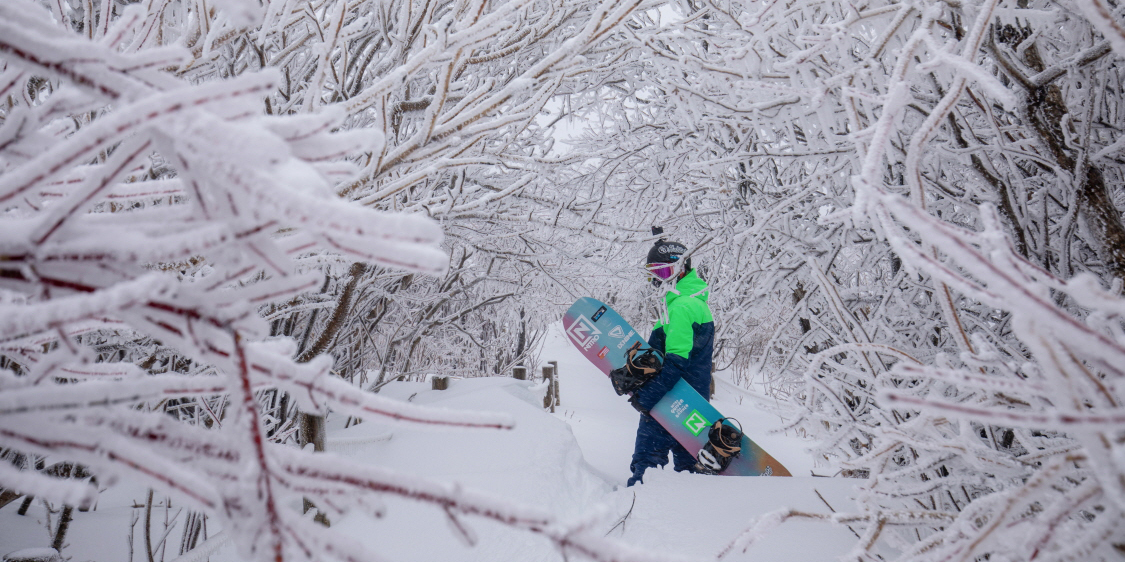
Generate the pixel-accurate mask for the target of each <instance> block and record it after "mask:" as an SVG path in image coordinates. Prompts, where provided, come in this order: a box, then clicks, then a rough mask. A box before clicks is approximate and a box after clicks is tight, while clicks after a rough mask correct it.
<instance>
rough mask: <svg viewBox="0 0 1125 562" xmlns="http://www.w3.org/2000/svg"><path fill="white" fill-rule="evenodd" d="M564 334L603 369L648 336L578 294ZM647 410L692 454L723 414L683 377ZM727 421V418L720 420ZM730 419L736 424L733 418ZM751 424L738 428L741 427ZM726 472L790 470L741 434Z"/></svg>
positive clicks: (750, 473) (771, 473)
mask: <svg viewBox="0 0 1125 562" xmlns="http://www.w3.org/2000/svg"><path fill="white" fill-rule="evenodd" d="M563 328H564V329H565V330H566V335H567V339H569V340H570V343H572V344H574V346H575V347H577V348H578V351H580V352H582V355H584V356H586V358H587V359H589V360H590V362H592V363H593V364H594V366H595V367H597V368H598V369H599V370H601V372H602V373H605V374H606V375H609V372H610V371H612V370H614V369H616V368H618V367H621V366H623V365H625V350H627V349H629V348H630V347H631V346H632V345H633V344H634V343H636V342H640V344H641V346H643V347H648V342H647V341H646V340H645V339H644V338H643V337H642V336H641V335H640V334H639V333H638V332H637V331H636V330H634V329H633V328H632V327H631V326H629V323H628V322H626V321H625V320H624V319H622V318H621V315H619V314H617V312H615V311H614V310H613V309H612V308H610V307H609V305H607V304H605V303H603V302H601V301H599V300H597V299H592V298H590V297H584V298H581V299H578V301H577V302H575V303H574V304H573V305H571V307H570V309H569V310H567V311H566V314H565V315H564V316H563ZM649 414H650V415H651V416H652V417H653V418H654V419H656V421H657V422H658V423H660V425H661V426H663V427H664V429H666V430H668V433H671V434H672V436H673V437H675V438H676V441H679V442H680V444H681V445H683V446H684V448H685V449H687V450H688V451H690V452H691V453H692V454H693V455H698V453H699V450H700V449H702V448H703V445H704V444H706V443H707V430H708V429H710V427H711V425H712V424H713V423H715V420H718V419H720V418H722V417H723V415H722V414H720V413H719V411H718V410H716V409H715V407H714V406H712V405H711V404H710V403H709V402H707V400H706V399H704V398H703V397H702V396H700V395H699V393H698V392H696V391H695V389H694V388H692V387H691V385H689V384H688V383H687V382H685V381H684V380H683V379H680V380H679V382H677V383H676V386H674V387H672V390H670V391H668V394H665V395H664V398H661V399H660V401H659V402H657V403H656V406H654V407H653V408H652V411H651V412H649ZM723 423H730V422H723ZM732 425H734V424H732ZM748 429H750V428H745V427H744V428H742V431H743V433H744V434H745V433H746V431H747V430H748ZM722 474H723V475H727V476H791V475H790V474H789V470H787V469H786V468H785V467H784V466H782V465H781V463H779V462H777V459H775V458H773V457H771V456H770V455H769V453H767V452H765V451H764V450H762V448H761V447H759V446H758V444H757V443H754V442H753V441H751V440H750V438H749V437H746V436H745V435H743V437H742V453H741V454H740V455H739V456H738V457H737V458H735V459H734V461H733V462H731V464H730V466H728V467H727V469H726V470H724V471H723V472H722Z"/></svg>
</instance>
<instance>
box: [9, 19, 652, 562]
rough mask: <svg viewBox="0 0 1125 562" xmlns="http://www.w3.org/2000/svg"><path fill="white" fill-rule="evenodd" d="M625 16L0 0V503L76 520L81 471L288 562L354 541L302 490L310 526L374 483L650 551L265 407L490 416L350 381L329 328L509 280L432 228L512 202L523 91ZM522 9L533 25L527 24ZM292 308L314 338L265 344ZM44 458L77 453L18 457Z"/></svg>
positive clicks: (540, 94) (579, 542)
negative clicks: (325, 449)
mask: <svg viewBox="0 0 1125 562" xmlns="http://www.w3.org/2000/svg"><path fill="white" fill-rule="evenodd" d="M633 7H634V5H633V4H620V5H619V4H618V3H610V2H607V3H604V4H596V3H591V4H583V5H581V6H580V7H577V8H573V9H572V11H568V9H567V8H566V5H565V4H548V3H534V2H476V3H471V2H431V3H418V2H397V3H379V2H343V1H340V2H333V1H322V2H285V1H280V2H270V3H265V4H261V3H259V2H257V1H254V0H250V1H241V0H228V1H221V2H214V3H212V2H196V1H176V0H172V1H165V2H141V3H134V2H122V1H117V0H106V1H96V2H84V1H51V2H42V3H39V2H34V1H32V0H12V1H7V2H4V3H2V4H0V209H2V215H0V216H2V219H0V229H2V230H3V235H2V236H0V307H2V310H0V356H2V363H0V367H2V369H0V455H2V456H3V462H0V488H3V491H4V492H9V493H6V494H2V495H3V497H4V498H5V500H6V501H10V500H9V499H8V498H10V492H11V491H12V490H15V491H17V492H19V493H23V494H29V495H33V496H35V497H38V498H40V499H42V500H44V501H49V502H51V503H53V504H56V505H64V506H68V511H67V513H70V512H69V508H70V507H78V508H81V507H86V506H89V505H91V504H92V503H93V502H94V501H95V495H96V493H97V489H98V486H103V485H110V484H112V483H113V482H114V481H116V480H119V479H128V480H130V481H138V482H141V483H143V484H145V485H147V486H149V487H150V488H151V489H153V490H155V491H157V492H158V493H160V494H167V495H169V496H172V497H174V498H176V500H177V501H178V502H181V503H182V504H185V505H187V506H188V507H189V508H190V509H191V510H193V512H194V513H198V514H204V515H206V516H208V517H212V518H216V519H218V520H219V522H220V524H221V526H222V527H223V528H224V529H226V530H227V531H228V532H229V533H230V536H231V537H233V538H234V540H235V543H236V544H237V546H238V548H239V553H240V556H242V557H244V558H247V559H256V560H272V561H275V562H280V561H282V560H321V559H334V560H361V559H363V560H366V559H370V557H371V556H372V553H369V552H365V551H364V550H363V549H362V548H360V547H359V546H357V545H356V544H355V543H354V542H353V541H351V540H349V539H348V538H346V537H344V536H341V535H340V534H339V533H336V532H334V531H333V530H332V529H330V528H327V527H325V526H323V525H320V524H318V523H317V522H315V521H314V520H312V519H309V518H307V517H306V516H305V515H304V514H302V513H301V511H300V510H299V509H294V506H295V505H300V500H301V499H302V498H303V499H305V500H306V501H309V502H311V503H312V504H314V505H315V506H317V508H318V509H319V510H320V512H321V513H327V514H328V515H329V518H331V517H332V516H334V515H335V514H338V513H340V512H343V511H345V510H363V511H372V510H373V509H375V508H374V507H373V506H375V505H376V503H377V502H376V501H375V498H377V497H378V496H379V495H395V496H402V497H407V498H412V499H414V500H417V501H421V502H426V503H430V504H433V505H436V506H439V507H441V508H442V509H443V510H444V512H445V513H446V514H448V516H449V518H450V519H451V520H453V521H454V522H455V525H454V526H455V528H461V527H460V523H459V522H458V521H459V518H460V517H462V516H466V515H467V516H476V517H482V518H486V519H491V520H495V521H499V522H501V523H503V524H506V525H509V526H512V527H515V528H518V529H524V530H526V531H528V532H531V533H537V534H539V535H542V536H544V537H546V538H547V539H548V540H550V541H552V542H553V543H555V544H556V545H558V547H559V548H560V549H561V550H562V551H563V552H565V553H574V554H580V555H583V556H585V557H587V558H591V559H595V560H624V559H645V558H649V559H651V558H652V556H646V555H642V554H638V553H636V552H633V551H629V550H627V549H622V548H620V547H618V546H616V545H614V544H613V543H612V542H610V541H606V540H604V539H602V538H601V537H600V536H599V535H597V534H591V533H590V532H589V531H588V529H587V528H586V527H584V526H583V525H581V524H579V525H577V526H575V525H567V524H563V523H562V522H559V521H557V520H556V519H555V517H554V516H553V515H552V514H550V513H545V512H543V511H541V510H538V509H534V508H527V507H522V506H515V505H510V504H508V503H505V502H501V501H497V500H495V499H492V498H488V497H484V496H481V495H477V494H474V493H472V492H468V491H464V490H459V489H455V488H454V487H451V486H448V485H445V484H438V483H434V482H429V481H426V480H423V479H419V478H415V477H412V476H410V475H405V474H396V473H393V472H388V471H385V470H381V469H377V468H371V467H364V466H359V465H355V464H353V463H349V462H346V461H342V460H340V459H337V458H330V457H328V455H322V454H313V453H312V452H311V451H307V450H301V449H298V448H296V447H293V446H292V444H287V443H286V434H287V432H288V433H290V434H291V432H292V431H293V427H292V426H291V425H290V426H285V425H281V424H278V423H277V420H276V419H275V418H274V417H273V414H275V413H276V412H278V411H279V410H283V409H284V408H282V407H281V406H279V404H280V403H282V402H284V401H285V400H290V401H292V402H293V403H295V404H296V405H297V407H298V408H299V409H300V410H301V411H302V412H305V413H308V414H313V415H324V414H325V413H327V412H328V411H334V412H339V413H342V414H347V415H352V416H355V417H364V418H371V417H376V416H385V417H389V418H393V419H396V420H399V421H401V422H404V423H420V424H427V425H434V424H437V425H447V426H462V427H469V428H480V429H481V430H482V431H484V430H499V429H504V428H506V427H509V426H510V423H511V422H510V420H508V419H507V417H506V416H502V415H492V414H482V413H460V412H452V411H445V410H432V409H425V408H419V407H415V406H412V405H409V404H405V403H401V402H397V401H393V400H390V399H385V398H381V397H379V396H378V395H376V394H373V393H368V392H364V391H362V390H361V389H359V388H358V387H357V386H355V385H353V384H349V382H348V381H346V380H343V379H341V378H339V377H337V376H334V375H333V374H332V372H331V371H332V368H333V366H334V364H335V363H339V362H340V361H341V358H342V357H343V358H346V357H347V354H348V353H349V352H350V348H345V350H344V351H339V347H340V346H339V345H338V343H337V340H338V339H342V340H344V341H346V342H349V343H352V344H355V343H356V342H357V341H358V340H357V339H355V338H358V336H356V335H355V334H356V333H357V331H356V330H346V329H347V328H349V327H362V328H365V329H367V328H369V326H367V325H364V326H358V325H356V326H350V325H349V323H348V322H347V321H348V318H347V314H350V311H351V309H352V308H354V307H355V306H356V303H369V304H370V303H372V302H374V301H377V299H378V298H380V297H383V296H385V292H384V293H380V292H379V291H380V289H378V288H373V287H370V286H366V285H361V283H360V281H362V280H364V279H367V280H372V279H374V280H379V281H385V282H386V283H388V284H392V283H397V284H398V285H399V286H400V287H401V289H402V290H403V291H405V290H406V289H407V287H406V285H408V284H409V282H408V281H405V280H406V279H409V278H410V277H409V276H415V277H413V278H414V279H425V280H426V281H425V283H432V284H433V285H432V287H433V288H432V289H427V291H429V293H430V294H432V295H436V296H434V297H432V300H429V302H427V299H430V298H431V297H427V296H425V295H426V293H425V292H423V293H421V295H422V297H420V298H418V299H417V301H421V302H414V303H411V304H413V305H415V306H418V307H427V306H429V307H430V308H429V310H430V311H432V312H431V313H430V314H429V315H423V318H416V319H415V320H414V321H415V324H417V325H424V324H426V323H428V322H435V321H448V323H455V322H456V321H457V320H458V318H456V317H455V318H452V319H449V318H446V317H441V316H438V317H436V318H435V317H434V315H435V314H448V311H447V309H445V308H442V307H441V306H438V305H437V304H436V303H438V302H439V301H441V300H442V299H446V300H451V299H452V298H453V297H451V295H456V294H458V291H460V292H461V293H464V292H465V286H469V285H472V282H473V280H474V279H477V278H484V279H486V280H489V281H493V282H498V281H497V280H501V281H504V282H509V281H510V280H509V279H505V278H504V277H505V276H510V275H511V274H510V273H509V272H507V271H505V270H504V269H503V268H499V267H498V268H496V269H495V270H488V269H487V268H484V269H480V271H478V270H476V269H472V270H471V271H468V270H469V269H471V268H464V269H466V270H467V271H459V270H458V268H460V267H462V266H465V265H468V262H467V261H465V260H467V259H468V258H467V256H470V252H469V249H467V248H468V247H469V246H471V245H469V244H462V245H456V244H451V245H450V246H452V248H451V247H449V246H447V247H442V244H443V240H450V239H453V236H458V235H460V236H463V234H454V235H451V236H450V237H448V238H445V237H443V233H442V230H443V228H445V229H448V230H451V231H452V230H453V229H452V227H451V225H450V224H449V221H451V220H453V219H457V218H462V217H469V216H473V213H475V212H480V213H481V218H482V220H488V217H489V216H491V214H493V213H494V211H495V208H494V206H495V205H501V204H502V201H504V200H505V199H506V198H507V197H509V196H511V195H512V194H515V193H518V192H519V190H520V189H521V188H522V184H521V182H522V181H526V178H522V177H521V176H520V175H519V174H518V173H513V174H512V175H510V176H508V175H505V176H504V177H501V178H496V181H495V182H491V181H490V182H488V183H485V180H486V178H487V177H488V174H489V173H494V172H490V171H489V170H492V169H496V168H497V167H503V166H510V167H512V168H518V164H519V162H520V160H519V159H518V158H515V157H514V156H513V154H517V153H518V152H519V149H520V147H521V146H524V145H522V144H521V142H520V137H521V135H528V134H531V133H528V132H527V131H528V129H529V127H530V125H529V124H528V123H530V122H531V121H532V120H533V119H534V118H535V117H536V116H537V115H538V110H539V109H540V108H541V107H542V106H543V102H544V100H545V99H546V97H547V96H549V94H550V92H551V90H550V89H549V88H546V87H545V86H544V87H537V86H536V84H539V83H540V81H542V83H543V84H555V83H558V82H561V81H563V80H564V78H565V76H564V75H563V74H560V73H563V71H564V70H565V68H566V67H567V65H568V64H570V63H572V62H574V61H575V60H578V59H577V58H576V57H577V55H578V54H579V53H581V52H582V51H584V50H585V49H587V48H588V47H589V46H590V45H592V44H593V43H595V42H597V41H598V40H599V37H601V36H603V35H604V34H605V33H606V32H607V31H608V30H610V29H612V28H613V27H614V26H616V25H617V24H618V23H619V22H621V21H622V20H623V19H624V18H625V17H626V16H627V15H628V14H629V13H630V11H631V10H632V9H633ZM419 10H420V12H419ZM575 14H581V16H582V17H577V16H575ZM533 17H534V21H535V23H536V24H539V23H543V24H544V25H546V26H547V27H546V28H544V30H539V31H537V29H538V28H535V27H531V26H527V25H524V24H526V23H528V22H529V21H530V20H529V18H533ZM575 17H577V19H574V18H575ZM542 18H545V19H546V22H541V21H540V19H542ZM551 18H554V19H551ZM552 23H553V24H554V26H555V27H553V28H552V27H551V25H550V24H552ZM545 30H549V31H551V32H552V33H554V32H556V31H557V35H558V39H557V40H550V41H541V40H542V39H543V38H544V36H543V35H541V33H545V32H546V31H545ZM564 36H568V38H567V39H563V37H564ZM345 46H346V48H345ZM524 47H527V48H531V49H540V50H539V51H536V53H534V54H532V53H530V52H528V51H521V48H524ZM511 53H519V54H520V55H521V59H520V60H521V61H522V62H521V65H514V64H510V63H512V62H513V61H504V60H503V58H504V57H505V56H508V55H509V54H511ZM532 59H535V60H532ZM286 61H297V62H295V63H293V64H290V63H289V62H286ZM493 61H496V64H497V66H496V67H495V68H492V69H490V70H488V71H487V72H476V71H475V69H476V68H480V67H481V65H485V66H487V65H488V64H489V63H490V62H493ZM504 72H513V73H514V74H512V75H507V74H504ZM545 88H546V89H545ZM519 123H523V126H522V127H521V126H517V125H518V124H519ZM508 124H517V125H513V126H511V127H509V126H508ZM532 144H533V143H532ZM509 145H510V146H509ZM526 146H531V144H529V145H526ZM525 148H526V147H525ZM523 156H524V157H525V158H528V159H534V158H537V157H540V156H542V154H533V153H532V151H531V150H530V149H528V150H527V152H526V153H524V154H523ZM473 165H478V166H482V167H484V168H485V170H484V171H482V172H479V173H478V172H476V171H473V172H472V173H470V171H471V170H475V169H473V168H472V166H473ZM441 178H445V181H446V182H445V183H443V182H442V181H439V180H440V179H441ZM454 178H459V179H457V180H456V181H457V182H458V183H456V184H451V183H448V181H452V179H454ZM429 182H433V183H432V184H431V183H429ZM435 186H436V187H435ZM443 193H445V194H446V195H445V196H443V195H442V194H443ZM454 194H456V195H454ZM428 209H429V210H430V211H429V212H427V210H428ZM426 215H429V216H426ZM443 222H444V223H445V224H444V225H443V224H442V223H443ZM513 222H514V220H513ZM487 239H488V233H482V234H481V235H480V237H479V238H474V240H481V241H482V242H483V241H485V240H487ZM497 247H502V246H501V244H500V243H496V242H493V243H492V245H491V246H489V248H497ZM472 250H473V252H474V255H475V253H476V252H479V253H486V252H483V251H479V250H477V249H476V248H472ZM493 251H495V250H493ZM451 255H452V259H453V260H454V262H455V263H454V266H453V267H451V266H450V260H451V257H450V256H451ZM456 260H463V262H456ZM471 265H474V266H476V265H477V264H476V263H473V264H471ZM478 269H479V268H478ZM392 272H395V273H392ZM397 272H406V273H397ZM326 273H327V275H326ZM404 276H405V277H404ZM489 276H491V277H489ZM443 280H444V281H443ZM510 282H511V283H512V286H516V287H518V286H521V285H520V283H521V281H520V280H519V279H515V280H514V281H510ZM443 283H444V284H443ZM482 285H483V283H482ZM385 286H390V285H384V287H385ZM490 291H491V292H490ZM494 292H495V288H482V289H481V291H480V293H479V294H474V295H472V296H471V299H476V300H475V301H472V302H473V304H475V305H476V306H477V308H479V307H480V306H482V304H481V303H486V302H488V301H489V299H493V298H495V296H494V295H493V293H494ZM365 299H366V300H365ZM324 303H328V305H324ZM301 307H304V308H305V309H306V310H309V309H317V308H318V307H322V308H324V313H323V314H322V315H321V316H322V317H326V318H325V320H326V321H327V323H328V325H331V326H332V328H331V331H335V333H329V332H330V330H327V329H323V328H320V327H319V325H318V324H316V323H315V322H313V321H312V320H306V321H305V323H304V325H303V326H301V327H303V328H304V330H305V331H306V332H307V333H308V334H307V335H308V337H307V338H303V339H302V340H300V341H295V339H294V338H290V337H284V335H285V334H287V333H301V334H302V335H304V334H303V332H299V331H298V330H296V329H294V330H289V331H286V330H285V329H283V328H282V327H281V324H282V323H284V322H289V321H291V320H293V317H292V313H293V312H295V309H298V308H301ZM377 309H378V305H377V304H371V308H369V309H367V311H366V312H365V314H366V317H365V319H366V318H370V317H371V316H372V314H374V316H378V314H379V312H378V310H377ZM468 312H471V311H468ZM468 312H466V313H465V314H462V318H461V319H462V320H464V321H465V322H471V321H472V320H473V318H471V317H469V316H468ZM393 314H395V315H396V316H397V315H399V314H401V313H400V312H393ZM299 320H300V319H297V321H294V322H295V323H296V324H300V322H299ZM466 331H468V330H466ZM340 334H344V335H345V336H346V337H343V336H340ZM470 334H471V332H470ZM416 335H418V336H420V337H424V336H426V335H427V334H426V332H425V330H419V331H418V333H417V334H416ZM347 338H353V339H350V340H349V339H347ZM369 339H370V338H369ZM334 347H335V349H334ZM373 347H376V348H377V346H373ZM328 350H332V351H335V352H336V357H335V358H332V357H327V356H325V355H324V353H325V352H326V351H328ZM492 351H493V350H490V353H491V352H492ZM368 352H369V348H366V347H365V348H364V349H363V350H362V353H368ZM503 360H504V359H503V358H502V357H500V358H497V357H492V356H489V357H487V358H486V360H482V362H484V363H488V364H494V363H495V362H497V361H500V362H502V361H503ZM44 458H49V459H51V461H52V462H60V465H55V466H56V468H57V467H58V466H61V465H62V464H66V465H67V466H69V467H70V468H68V469H66V470H65V471H64V470H62V469H58V470H49V469H44V470H39V466H40V463H39V462H38V461H39V460H41V459H44ZM91 477H93V478H96V479H97V481H96V483H95V482H94V481H92V480H91ZM197 519H198V518H196V519H193V520H197ZM61 532H62V526H60V529H59V534H60V535H61ZM57 542H59V543H61V542H62V541H61V539H59V540H57Z"/></svg>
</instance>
